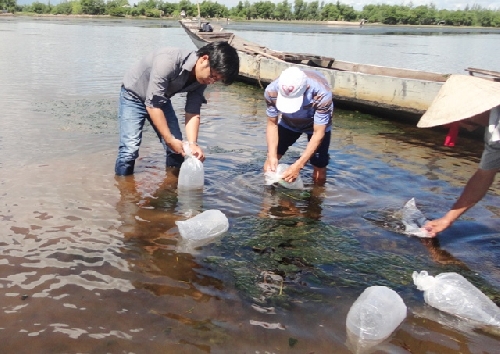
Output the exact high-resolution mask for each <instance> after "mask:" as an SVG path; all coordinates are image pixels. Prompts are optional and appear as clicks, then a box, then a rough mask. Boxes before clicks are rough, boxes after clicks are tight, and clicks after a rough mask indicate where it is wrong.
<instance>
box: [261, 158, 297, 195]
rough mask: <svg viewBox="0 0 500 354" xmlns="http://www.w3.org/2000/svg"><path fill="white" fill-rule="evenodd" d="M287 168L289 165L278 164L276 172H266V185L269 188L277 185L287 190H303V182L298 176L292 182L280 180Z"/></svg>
mask: <svg viewBox="0 0 500 354" xmlns="http://www.w3.org/2000/svg"><path fill="white" fill-rule="evenodd" d="M289 167H290V165H287V164H282V163H280V164H279V165H278V167H277V168H276V172H272V171H267V172H266V173H264V178H265V179H266V184H267V185H268V186H269V185H271V184H275V183H278V184H280V185H282V186H283V187H285V188H288V189H304V182H302V178H300V175H299V176H298V177H297V179H296V180H295V181H293V182H285V181H284V180H283V179H282V178H281V175H282V174H283V172H285V171H286V170H287V169H288V168H289Z"/></svg>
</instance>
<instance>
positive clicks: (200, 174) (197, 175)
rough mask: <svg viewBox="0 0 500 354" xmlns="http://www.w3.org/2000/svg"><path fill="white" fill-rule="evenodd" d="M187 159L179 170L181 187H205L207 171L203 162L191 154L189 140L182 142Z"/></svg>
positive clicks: (179, 185) (179, 184) (179, 186)
mask: <svg viewBox="0 0 500 354" xmlns="http://www.w3.org/2000/svg"><path fill="white" fill-rule="evenodd" d="M182 147H183V148H184V152H185V153H186V159H185V160H184V162H183V163H182V165H181V169H180V171H179V181H178V185H177V187H178V188H179V189H198V188H203V185H204V183H205V172H204V170H203V163H202V162H201V161H200V160H198V159H197V158H196V157H194V156H193V155H192V154H191V148H190V147H189V143H188V142H184V143H183V144H182Z"/></svg>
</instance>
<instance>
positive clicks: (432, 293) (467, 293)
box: [413, 270, 500, 326]
mask: <svg viewBox="0 0 500 354" xmlns="http://www.w3.org/2000/svg"><path fill="white" fill-rule="evenodd" d="M413 282H414V283H415V285H416V286H417V289H419V290H422V291H423V292H424V299H425V302H426V303H427V304H429V305H430V306H432V307H435V308H437V309H438V310H441V311H444V312H447V313H449V314H452V315H456V316H459V317H462V318H466V319H470V320H473V321H476V322H479V323H482V324H486V325H492V326H500V308H498V306H496V305H495V303H494V302H493V301H491V299H490V298H488V297H487V296H486V295H485V294H483V293H482V292H481V290H479V289H478V288H476V287H475V286H474V285H472V284H471V283H470V282H469V281H468V280H467V279H465V278H464V277H463V276H461V275H460V274H457V273H454V272H450V273H441V274H439V275H437V276H436V277H433V276H431V275H429V274H428V273H427V272H426V271H425V270H423V271H421V272H420V273H418V272H413Z"/></svg>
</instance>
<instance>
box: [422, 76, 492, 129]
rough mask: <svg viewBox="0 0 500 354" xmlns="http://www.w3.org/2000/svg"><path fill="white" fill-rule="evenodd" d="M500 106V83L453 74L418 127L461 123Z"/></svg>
mask: <svg viewBox="0 0 500 354" xmlns="http://www.w3.org/2000/svg"><path fill="white" fill-rule="evenodd" d="M499 105H500V83H498V82H493V81H490V80H486V79H482V78H478V77H474V76H470V75H451V76H450V77H449V78H448V80H446V82H445V83H444V85H443V86H442V87H441V89H440V90H439V92H438V94H437V95H436V98H434V101H432V104H431V105H430V107H429V108H428V109H427V112H425V113H424V115H423V116H422V117H421V118H420V120H419V121H418V123H417V127H419V128H429V127H435V126H437V125H445V124H449V123H453V122H457V121H459V120H463V119H467V118H470V117H472V116H475V115H476V114H479V113H483V112H486V111H487V110H489V109H491V108H493V107H496V106H499Z"/></svg>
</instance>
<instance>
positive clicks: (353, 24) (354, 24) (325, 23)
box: [0, 13, 500, 31]
mask: <svg viewBox="0 0 500 354" xmlns="http://www.w3.org/2000/svg"><path fill="white" fill-rule="evenodd" d="M2 17H26V18H58V19H86V18H89V19H107V20H110V19H112V20H150V21H165V20H167V21H180V20H182V19H183V18H182V17H146V16H123V17H121V16H111V15H87V14H80V15H64V14H36V13H14V14H13V13H0V18H2ZM210 21H211V22H224V23H226V22H227V19H226V18H223V17H221V18H210ZM229 21H230V22H233V23H285V24H309V25H322V26H328V27H361V28H363V27H387V28H396V27H408V28H461V29H484V30H496V31H500V28H498V27H478V26H450V25H404V24H396V25H385V24H383V23H380V22H373V23H371V22H365V23H364V24H363V25H362V26H360V21H354V22H350V21H303V20H286V21H285V20H266V19H251V20H240V19H237V20H234V19H231V18H229Z"/></svg>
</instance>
